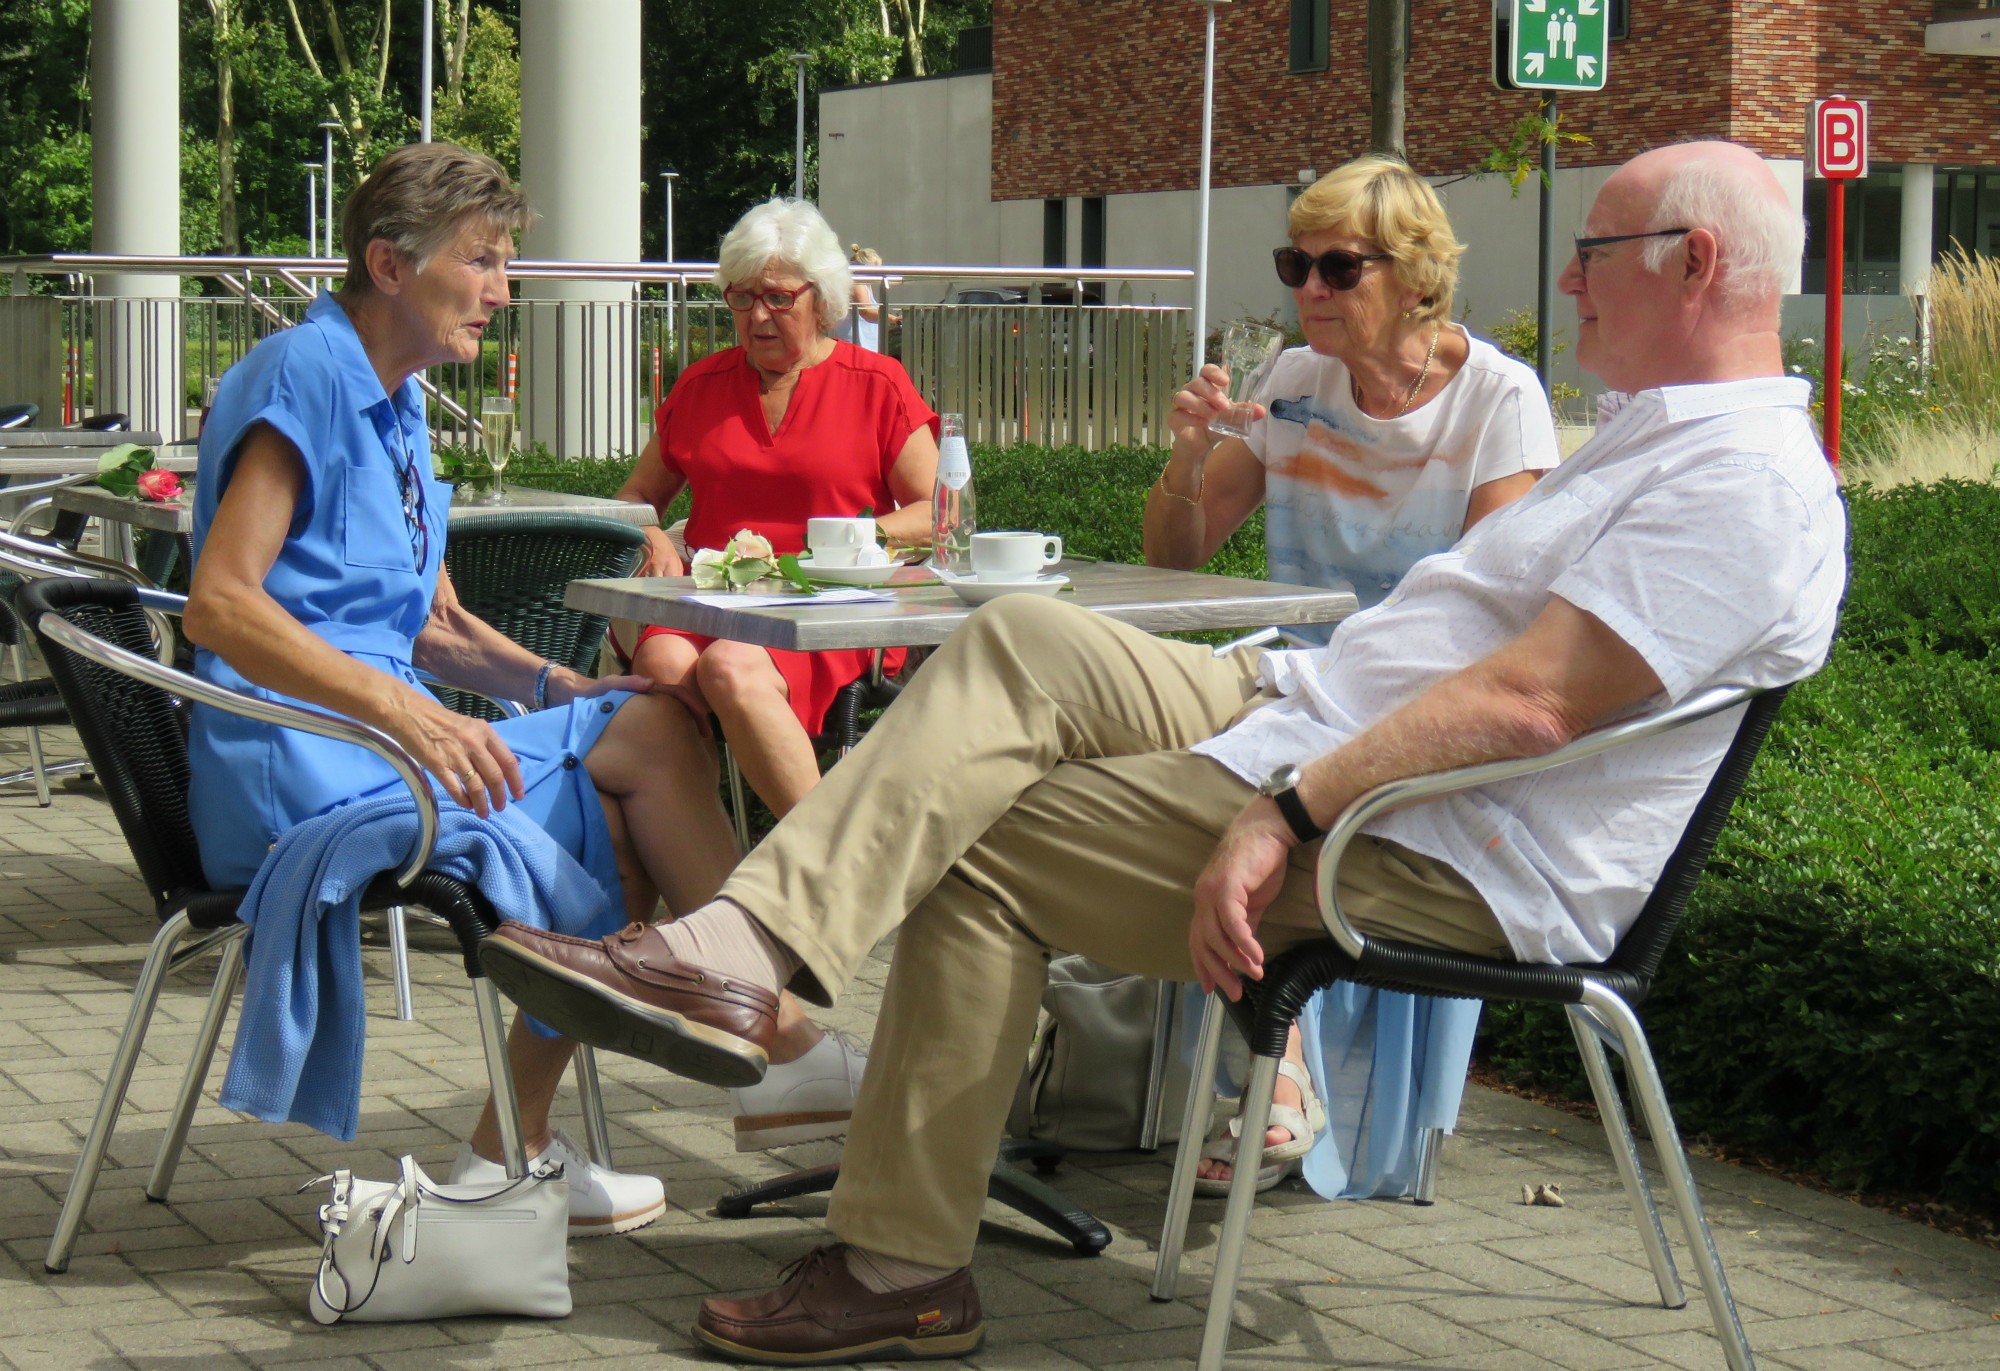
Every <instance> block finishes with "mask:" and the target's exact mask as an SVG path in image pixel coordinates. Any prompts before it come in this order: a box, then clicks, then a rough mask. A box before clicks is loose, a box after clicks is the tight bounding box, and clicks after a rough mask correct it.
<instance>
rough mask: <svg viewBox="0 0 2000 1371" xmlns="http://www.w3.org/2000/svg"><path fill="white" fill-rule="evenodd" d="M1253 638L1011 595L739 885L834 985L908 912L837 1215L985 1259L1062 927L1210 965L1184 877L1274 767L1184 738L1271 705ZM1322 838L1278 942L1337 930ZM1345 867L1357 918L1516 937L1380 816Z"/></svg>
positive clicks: (1147, 966) (1485, 940) (901, 1239)
mask: <svg viewBox="0 0 2000 1371" xmlns="http://www.w3.org/2000/svg"><path fill="white" fill-rule="evenodd" d="M1249 656H1250V655H1249V654H1242V657H1243V659H1242V660H1237V659H1225V660H1217V659H1216V658H1215V656H1214V655H1213V653H1212V652H1211V651H1210V650H1209V649H1208V648H1205V647H1201V646H1198V645H1194V644H1188V643H1177V642H1169V641H1166V640H1164V639H1159V638H1154V637H1151V636H1150V635H1148V634H1146V633H1143V632H1140V631H1139V630H1137V629H1132V628H1128V627H1126V626H1124V625H1122V624H1118V623H1116V622H1114V621H1112V620H1110V619H1106V618H1104V617H1102V616H1100V615H1096V614H1092V613H1090V612H1089V611H1086V610H1080V609H1077V608H1076V607H1075V606H1073V605H1066V604H1061V603H1058V602H1056V601H1054V600H1048V599H1042V598H1039V597H1035V596H1027V595H1020V596H1009V597H1007V598H1005V599H1002V600H997V601H995V602H994V603H993V604H991V605H988V606H987V607H985V608H983V609H982V610H980V611H979V612H978V613H977V614H975V615H973V616H972V617H971V619H969V620H968V621H967V623H966V624H965V626H964V627H963V628H961V629H959V630H958V632H957V633H955V634H954V635H953V636H952V638H951V639H950V641H949V642H948V643H947V644H946V645H945V646H944V648H943V649H942V650H941V651H940V652H939V653H938V654H937V656H936V657H935V658H933V659H932V660H931V661H930V662H928V663H927V664H926V665H925V667H924V669H923V670H922V671H921V672H919V673H918V674H917V676H916V677H915V679H914V680H913V681H912V682H911V684H910V686H909V688H908V689H906V690H905V691H904V693H903V696H902V698H901V699H900V700H898V701H897V702H896V704H895V706H894V707H893V708H891V709H890V710H889V711H888V712H887V713H886V714H885V715H884V716H883V718H882V719H881V721H880V722H879V723H878V724H877V725H876V726H875V728H874V729H873V730H872V731H871V732H870V733H869V735H868V736H867V738H866V739H864V740H863V741H862V743H861V746H860V747H859V748H857V749H856V750H855V751H854V752H853V753H852V754H850V755H849V756H848V757H847V758H846V759H844V760H843V761H842V762H841V763H840V764H839V765H838V766H836V767H834V768H833V769H832V770H831V771H830V772H829V773H828V775H827V777H826V778H825V779H824V780H823V781H821V782H820V784H819V785H818V786H817V787H815V788H814V789H813V791H812V793H811V794H809V795H808V796H807V797H806V799H805V801H804V803H802V804H801V805H800V806H799V807H798V808H797V809H796V810H794V811H793V812H792V813H791V814H790V815H788V816H787V817H786V819H785V821H784V822H783V823H782V824H780V825H779V826H778V828H777V829H776V830H775V831H774V832H773V833H772V834H771V835H770V836H769V837H767V838H766V839H765V840H764V842H763V843H762V844H761V845H759V846H758V847H757V848H756V849H755V850H754V851H752V852H751V853H750V855H749V856H748V857H746V858H745V859H744V861H743V863H742V864H741V865H740V866H739V867H738V868H737V869H736V872H735V874H734V875H732V876H731V877H730V879H729V881H728V882H727V883H726V884H725V885H724V886H723V888H722V891H721V896H722V898H724V899H727V900H730V901H732V902H733V903H735V904H737V905H740V906H741V907H742V908H743V909H745V910H747V911H749V913H750V914H752V915H753V916H754V917H755V918H756V919H757V920H758V921H759V922H760V923H762V924H763V925H764V926H765V927H766V928H767V929H768V930H770V932H771V934H772V935H773V936H774V937H776V938H778V939H779V940H780V941H782V942H784V943H785V944H786V945H787V946H789V947H790V948H791V949H792V951H793V952H794V953H796V954H797V955H798V956H799V958H800V959H801V960H802V961H803V962H804V969H803V970H802V971H801V972H800V975H799V977H798V979H797V980H795V981H794V983H793V986H792V989H793V990H795V991H797V992H798V993H799V994H801V995H802V996H804V997H805V998H807V999H809V1000H814V1001H816V1002H818V1003H822V1004H824V1003H828V1002H829V1001H830V997H831V996H832V995H833V994H835V993H837V992H838V991H839V990H840V989H841V988H842V987H843V986H844V985H845V984H846V982H847V981H848V979H849V978H850V977H851V976H852V975H853V974H854V972H855V971H856V970H857V969H858V968H859V967H860V966H861V964H862V962H863V961H864V959H865V958H866V957H867V956H868V954H869V953H870V951H871V950H872V949H873V948H874V946H875V944H876V943H877V942H878V941H880V940H881V938H882V937H883V936H884V935H885V934H887V933H889V932H890V931H892V930H895V929H897V928H898V927H899V926H900V929H901V932H900V933H899V934H898V936H897V941H896V949H895V955H894V958H893V960H892V963H891V967H890V973H889V983H888V988H887V991H886V993H885V995H884V997H883V1002H882V1012H881V1016H880V1018H879V1019H878V1021H877V1024H876V1032H875V1038H874V1045H873V1047H872V1048H871V1049H870V1052H869V1061H868V1071H867V1074H866V1075H865V1076H864V1077H863V1080H862V1086H861V1092H860V1096H859V1098H858V1099H857V1100H856V1102H855V1110H854V1125H853V1128H852V1131H851V1132H850V1133H849V1135H848V1140H847V1146H846V1150H845V1152H844V1154H843V1156H842V1160H841V1174H840V1181H839V1184H838V1185H837V1186H836V1187H835V1189H834V1192H833V1198H832V1202H831V1208H830V1209H829V1211H828V1214H827V1224H828V1227H829V1228H830V1229H831V1230H832V1231H833V1233H834V1235H835V1236H836V1237H838V1238H840V1239H842V1240H843V1241H846V1242H851V1243H854V1244H856V1245H858V1246H861V1247H866V1248H870V1249H873V1250H875V1251H879V1252H884V1253H888V1254H890V1255H893V1256H897V1257H901V1258H903V1259H905V1260H909V1261H916V1262H925V1263H929V1264H931V1265H935V1266H947V1267H959V1266H964V1265H967V1264H968V1263H969V1262H970V1261H971V1258H972V1249H973V1245H974V1242H975V1240H976V1238H977V1236H978V1229H979V1215H980V1210H981V1207H982V1206H983V1204H984V1202H985V1197H986V1179H987V1174H988V1172H989V1171H990V1170H991V1169H992V1166H993V1162H994V1158H995V1156H996V1155H997V1153H998V1150H999V1139H1000V1131H1001V1128H1002V1126H1003V1124H1004V1122H1005V1118H1006V1114H1007V1108H1008V1105H1009V1103H1010V1102H1011V1101H1012V1099H1013V1095H1014V1087H1015V1083H1016V1081H1017V1080H1018V1079H1019V1077H1020V1074H1021V1068H1022V1064H1023V1061H1024V1060H1025V1056H1026V1052H1027V1047H1028V1043H1029V1041H1030V1039H1031V1038H1032V1036H1033V1033H1034V1027H1035V1019H1036V1013H1037V1009H1038V1007H1039V1005H1040V1001H1041V991H1042V987H1043V984H1044V982H1045V980H1046V978H1047V967H1048V958H1049V955H1050V953H1051V952H1052V951H1055V950H1060V951H1065V952H1079V953H1082V954H1084V955H1085V956H1088V957H1092V958H1095V959H1096V960H1098V961H1101V962H1104V963H1106V964H1108V965H1110V966H1113V967H1117V968H1120V969H1123V970H1127V971H1133V972H1139V973H1142V974H1145V975H1151V976H1161V977H1167V978H1170V979H1175V980H1183V981H1186V980H1193V979H1194V968H1193V964H1192V962H1191V960H1190V958H1189V955H1188V944H1187V934H1188V924H1189V920H1190V917H1191V914H1192V900H1191V895H1190V892H1191V890H1192V889H1193V885H1194V881H1195V877H1196V876H1197V875H1198V874H1199V873H1200V871H1201V869H1202V867H1203V866H1204V865H1205V864H1206V863H1207V861H1208V858H1209V856H1210V853H1211V852H1212V850H1213V848H1214V846H1215V842H1216V839H1217V838H1218V837H1219V836H1220V834H1221V833H1222V831H1223V830H1224V829H1225V828H1226V827H1227V826H1228V825H1229V823H1230V821H1231V820H1232V819H1234V818H1235V817H1236V815H1237V814H1238V813H1240V812H1241V811H1242V809H1243V807H1244V806H1245V805H1247V804H1249V803H1250V801H1251V800H1253V799H1254V798H1255V797H1256V792H1255V790H1254V789H1253V788H1252V787H1250V786H1249V785H1246V784H1245V783H1244V782H1243V781H1242V780H1240V779H1238V778H1237V777H1236V776H1235V775H1234V774H1233V773H1232V772H1230V771H1229V770H1227V769H1226V768H1225V767H1223V766H1222V765H1221V764H1219V763H1217V762H1215V761H1213V760H1211V759H1209V758H1207V757H1202V756H1197V755H1195V754H1193V753H1190V752H1188V751H1186V750H1185V749H1186V748H1187V747H1188V746H1189V745H1191V744H1193V743H1196V742H1199V741H1201V740H1202V739H1204V738H1208V737H1211V736H1213V735H1214V734H1216V733H1218V732H1220V731H1221V730H1222V729H1223V728H1225V727H1227V726H1228V724H1229V723H1230V722H1231V721H1232V720H1233V719H1234V718H1236V717H1237V716H1239V715H1240V714H1242V713H1245V712H1247V708H1249V707H1254V705H1255V703H1256V696H1257V687H1256V681H1255V678H1254V671H1255V667H1254V662H1252V661H1251V660H1249ZM1318 855H1319V853H1318V844H1316V843H1314V844H1306V845H1303V846H1301V847H1299V848H1297V849H1295V850H1294V851H1293V854H1292V858H1291V867H1290V871H1289V873H1288V874H1287V876H1286V879H1285V883H1284V888H1283V890H1282V892H1281V894H1280V895H1279V897H1278V898H1277V900H1276V901H1275V902H1273V904H1272V905H1271V907H1270V908H1269V909H1268V910H1267V911H1266V912H1265V913H1264V916H1263V919H1262V922H1261V924H1260V926H1259V931H1258V936H1259V939H1260V941H1261V942H1262V943H1263V944H1264V947H1265V949H1266V952H1267V955H1270V954H1275V953H1277V952H1279V951H1282V950H1284V949H1285V948H1287V947H1290V946H1293V945H1295V944H1297V943H1299V942H1301V941H1303V940H1306V939H1308V938H1312V937H1317V936H1320V935H1322V934H1323V933H1324V926H1323V925H1322V924H1321V922H1320V918H1319V913H1318V908H1317V904H1316V899H1315V893H1314V880H1315V876H1314V873H1315V867H1316V863H1317V861H1318ZM1340 877H1341V899H1342V904H1343V907H1344V908H1345V909H1347V910H1348V912H1349V915H1350V917H1351V918H1353V919H1354V921H1355V923H1356V924H1357V926H1359V927H1361V928H1362V929H1363V930H1364V931H1371V930H1372V931H1378V932H1385V933H1393V934H1394V935H1395V936H1398V937H1401V938H1405V939H1408V940H1410V941H1415V942H1423V943H1428V944H1431V945H1434V946H1441V947H1450V948H1457V949H1461V950H1465V951H1474V952H1480V953H1485V954H1496V953H1497V954H1501V955H1504V954H1505V951H1506V944H1505V939H1504V937H1503V936H1502V934H1501V932H1500V928H1499V925H1498V924H1497V923H1496V922H1495V921H1494V919H1493V915H1492V914H1491V912H1490V911H1489V910H1488V909H1487V908H1486V906H1485V904H1484V902H1483V901H1481V900H1480V898H1479V897H1478V895H1477V894H1476V893H1475V892H1474V891H1473V890H1472V888H1471V886H1470V885H1469V884H1468V883H1467V882H1465V881H1464V880H1463V879H1462V878H1461V877H1459V876H1458V875H1457V874H1456V873H1455V872H1453V871H1452V870H1451V869H1450V868H1448V867H1445V866H1443V865H1441V864H1439V863H1436V862H1432V861H1430V860H1429V859H1427V858H1425V857H1422V856H1420V855H1418V854H1416V853H1412V852H1409V851H1408V850H1407V849H1403V848H1400V847H1396V846H1395V845H1393V844H1388V843H1381V842H1376V841H1374V840H1372V839H1363V840H1362V841H1360V842H1357V843H1355V844H1353V845H1352V846H1351V847H1350V848H1349V851H1348V854H1347V857H1346V859H1345V860H1344V861H1343V863H1342V867H1341V873H1340Z"/></svg>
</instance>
